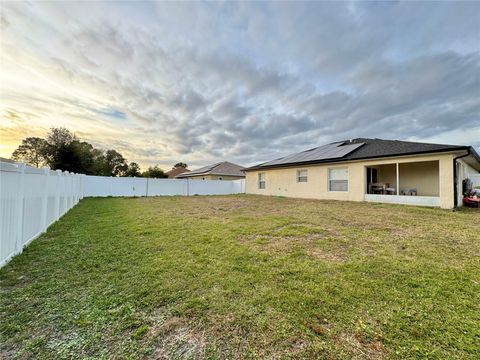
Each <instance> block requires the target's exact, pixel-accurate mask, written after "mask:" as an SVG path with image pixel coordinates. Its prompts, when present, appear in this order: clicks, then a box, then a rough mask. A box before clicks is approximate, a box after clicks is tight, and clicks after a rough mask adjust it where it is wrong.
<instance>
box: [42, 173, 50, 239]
mask: <svg viewBox="0 0 480 360" xmlns="http://www.w3.org/2000/svg"><path fill="white" fill-rule="evenodd" d="M43 177H44V183H43V194H42V221H41V227H42V229H41V232H42V233H43V232H45V231H47V226H48V224H47V210H48V189H49V182H50V168H49V167H44V168H43Z"/></svg>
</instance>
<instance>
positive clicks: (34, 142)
mask: <svg viewBox="0 0 480 360" xmlns="http://www.w3.org/2000/svg"><path fill="white" fill-rule="evenodd" d="M46 148H47V142H46V141H45V139H42V138H39V137H27V138H25V139H23V140H22V143H21V144H20V145H19V146H18V148H17V149H16V150H15V151H14V152H13V153H12V160H15V161H21V162H24V163H25V164H27V165H31V166H35V167H37V168H38V167H40V166H43V165H46V164H47V158H46V155H47V154H46Z"/></svg>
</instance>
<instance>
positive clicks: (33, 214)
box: [0, 162, 85, 267]
mask: <svg viewBox="0 0 480 360" xmlns="http://www.w3.org/2000/svg"><path fill="white" fill-rule="evenodd" d="M84 178H85V175H79V174H71V173H68V172H62V171H61V170H57V171H51V170H50V169H48V168H43V169H37V168H34V167H30V166H25V165H24V164H21V163H16V164H12V163H7V162H0V267H2V266H3V265H5V264H6V263H7V262H8V261H9V260H10V258H11V257H12V256H14V255H16V254H18V253H21V252H22V250H23V248H24V247H25V246H27V245H28V244H29V243H30V242H31V241H32V240H33V239H35V238H36V237H37V236H39V235H40V234H42V233H43V232H45V231H46V230H47V228H48V226H50V225H51V224H52V223H54V222H55V221H57V220H58V219H59V218H60V217H61V216H62V215H63V214H65V213H66V212H67V211H68V210H70V209H71V208H72V207H73V206H75V204H77V203H78V202H79V201H80V199H81V198H82V197H83V180H84Z"/></svg>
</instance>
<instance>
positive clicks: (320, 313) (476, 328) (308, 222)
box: [0, 195, 480, 359]
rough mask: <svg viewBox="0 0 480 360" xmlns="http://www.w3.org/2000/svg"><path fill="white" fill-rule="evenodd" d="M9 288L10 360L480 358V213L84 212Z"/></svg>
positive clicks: (127, 205)
mask: <svg viewBox="0 0 480 360" xmlns="http://www.w3.org/2000/svg"><path fill="white" fill-rule="evenodd" d="M0 281H1V282H0V284H1V297H0V358H2V357H3V358H20V359H23V358H35V359H46V358H52V359H53V358H55V359H62V358H65V359H67V358H68V359H70V358H92V359H93V358H94V359H100V358H116V359H123V358H130V359H138V358H144V357H145V358H160V359H162V358H165V359H167V358H168V359H170V358H181V359H184V358H201V359H203V358H211V359H217V358H222V359H227V358H228V359H240V358H241V359H244V358H259V357H260V358H309V359H311V358H322V359H323V358H325V359H344V358H356V359H363V358H364V359H375V358H382V359H392V358H401V359H405V358H422V359H423V358H432V359H433V358H438V359H445V358H448V359H468V358H471V359H478V358H480V212H479V211H478V210H464V211H459V212H452V211H446V210H440V209H428V208H419V207H406V206H394V205H380V204H368V203H350V202H334V201H315V200H299V199H286V198H275V197H260V196H249V195H239V196H210V197H202V196H198V197H188V198H187V197H159V198H137V199H123V198H104V199H84V200H82V201H81V202H80V204H78V205H77V206H76V207H75V208H74V209H72V210H71V211H70V212H69V213H68V214H66V215H65V216H64V217H63V218H62V219H61V221H59V222H58V223H56V224H54V225H53V226H52V227H51V228H50V229H49V230H48V232H47V233H46V234H44V235H43V236H42V237H40V238H39V239H37V240H35V241H34V242H33V243H32V244H31V245H30V246H29V247H28V248H27V249H26V250H25V252H24V253H23V254H21V255H19V256H17V257H15V258H14V259H13V260H12V261H11V262H10V263H9V264H8V265H7V266H5V267H4V268H3V269H1V270H0Z"/></svg>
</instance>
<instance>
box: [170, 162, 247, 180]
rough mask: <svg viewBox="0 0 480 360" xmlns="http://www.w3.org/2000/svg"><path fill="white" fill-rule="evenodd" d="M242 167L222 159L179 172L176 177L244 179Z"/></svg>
mask: <svg viewBox="0 0 480 360" xmlns="http://www.w3.org/2000/svg"><path fill="white" fill-rule="evenodd" d="M244 169H245V168H244V167H243V166H240V165H237V164H233V163H231V162H228V161H223V162H220V163H216V164H213V165H209V166H204V167H202V168H199V169H196V170H192V171H190V172H187V173H183V174H179V175H177V176H176V178H177V179H192V180H239V179H245V174H244V172H243V170H244Z"/></svg>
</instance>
